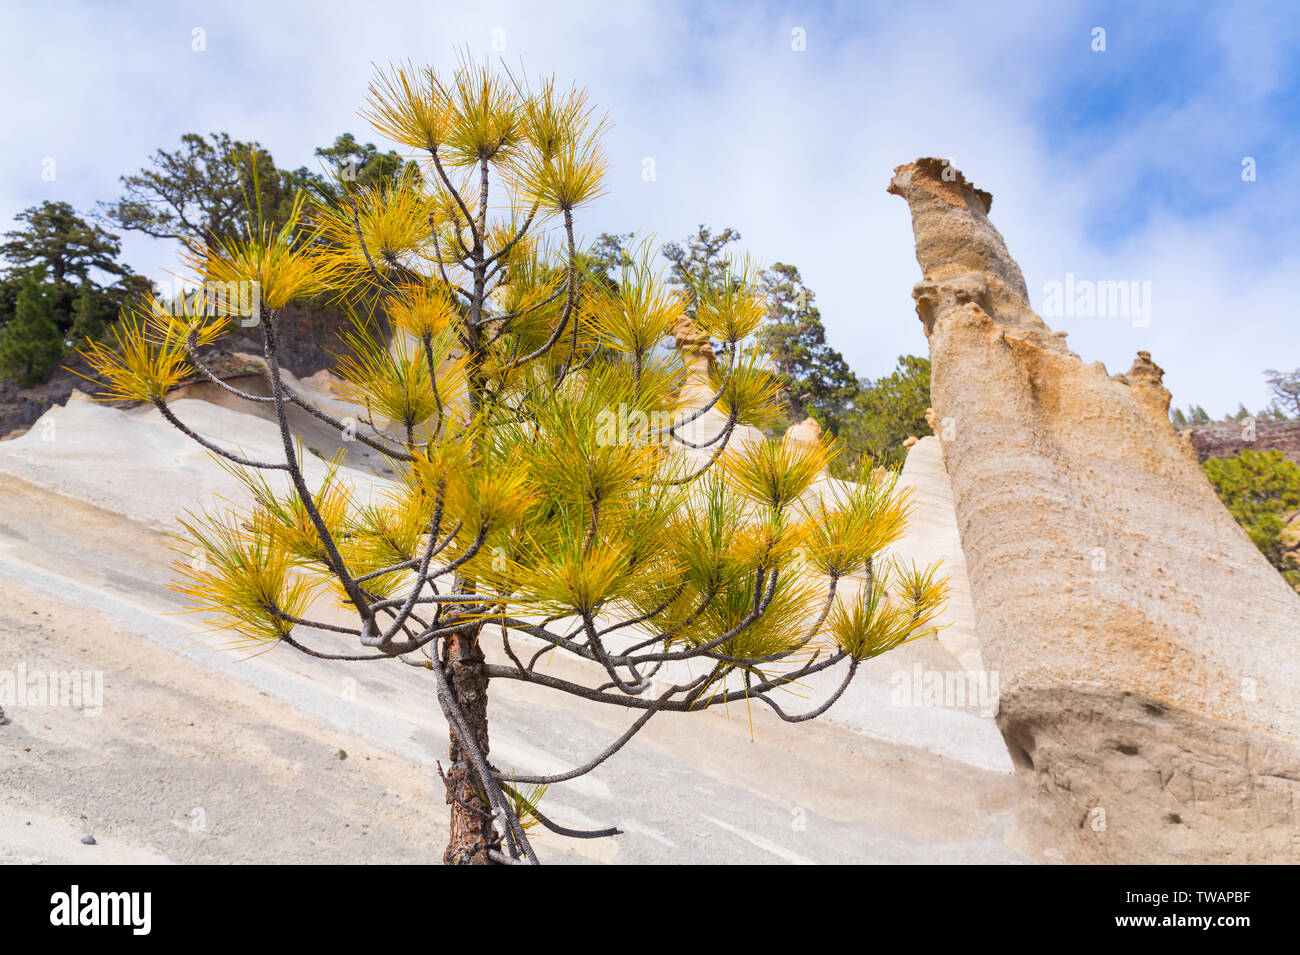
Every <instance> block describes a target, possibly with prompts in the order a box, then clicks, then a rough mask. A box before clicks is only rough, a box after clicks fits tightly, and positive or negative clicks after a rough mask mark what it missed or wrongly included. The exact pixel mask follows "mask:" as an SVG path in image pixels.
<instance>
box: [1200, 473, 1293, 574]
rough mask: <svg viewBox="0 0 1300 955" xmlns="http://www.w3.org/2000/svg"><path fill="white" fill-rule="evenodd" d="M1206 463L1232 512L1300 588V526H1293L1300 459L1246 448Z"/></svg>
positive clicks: (1207, 474) (1277, 566)
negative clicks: (1289, 458) (1297, 460)
mask: <svg viewBox="0 0 1300 955" xmlns="http://www.w3.org/2000/svg"><path fill="white" fill-rule="evenodd" d="M1204 468H1205V476H1206V477H1207V478H1209V479H1210V484H1212V485H1213V486H1214V490H1215V491H1216V492H1218V495H1219V498H1220V499H1221V500H1222V501H1223V504H1224V506H1225V507H1227V509H1228V513H1230V514H1231V515H1232V516H1233V517H1234V518H1235V519H1236V521H1237V523H1238V524H1240V525H1241V526H1242V527H1243V528H1244V529H1245V531H1246V533H1247V534H1249V535H1250V539H1251V540H1252V541H1254V542H1255V546H1256V547H1258V548H1259V549H1260V551H1262V552H1263V554H1264V556H1265V557H1267V558H1268V561H1269V563H1271V564H1272V565H1273V566H1274V567H1276V568H1277V570H1278V572H1279V573H1280V574H1282V576H1283V577H1285V578H1286V579H1287V581H1288V582H1289V583H1290V584H1291V585H1292V586H1293V587H1300V532H1298V531H1300V529H1297V528H1294V526H1293V525H1294V522H1295V520H1296V516H1297V514H1296V512H1297V511H1298V510H1300V464H1296V463H1295V462H1293V461H1289V460H1287V458H1286V457H1285V456H1284V455H1283V454H1282V452H1281V451H1255V450H1251V449H1247V450H1244V451H1242V452H1241V453H1240V454H1239V455H1237V456H1236V457H1232V458H1210V459H1209V460H1208V461H1206V462H1205V464H1204ZM1289 525H1291V526H1290V527H1289Z"/></svg>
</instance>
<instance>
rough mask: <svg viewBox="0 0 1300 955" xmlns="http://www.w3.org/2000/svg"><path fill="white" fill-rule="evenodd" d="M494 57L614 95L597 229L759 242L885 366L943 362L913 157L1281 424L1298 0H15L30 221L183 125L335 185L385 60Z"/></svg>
mask: <svg viewBox="0 0 1300 955" xmlns="http://www.w3.org/2000/svg"><path fill="white" fill-rule="evenodd" d="M1098 27H1100V28H1102V29H1104V30H1105V39H1106V49H1105V50H1104V51H1095V50H1094V49H1093V48H1092V47H1093V43H1094V39H1093V31H1094V29H1095V28H1098ZM195 28H201V29H202V30H203V31H204V38H205V42H206V49H205V50H204V51H202V52H196V51H194V50H193V49H192V36H193V33H192V31H193V30H194V29H195ZM795 30H802V31H803V35H804V36H805V38H806V49H804V50H803V51H796V50H795V49H793V48H792V46H793V44H792V39H793V36H794V33H793V32H792V31H795ZM494 39H495V40H496V41H497V42H498V43H500V42H501V41H502V40H504V44H505V49H504V51H498V52H497V53H495V54H494V55H501V56H504V57H505V58H506V59H507V60H508V61H510V62H511V63H512V64H517V63H518V62H519V61H520V60H522V61H523V64H524V66H525V68H526V69H527V70H528V71H529V72H530V73H551V72H554V73H556V74H557V76H558V77H559V78H560V79H561V80H562V81H563V82H565V83H566V84H567V83H568V82H571V81H576V82H578V83H579V84H582V85H585V86H586V87H587V88H588V89H589V91H590V93H591V96H592V98H593V100H594V101H595V102H597V103H598V104H600V106H601V107H602V108H604V109H606V110H608V112H609V114H610V118H611V119H612V121H613V123H614V125H613V127H612V129H611V131H610V133H609V137H608V140H607V146H608V151H609V155H610V159H611V171H610V177H609V181H608V184H607V194H606V195H605V197H604V198H602V199H601V200H599V201H598V202H596V203H594V204H593V205H592V206H591V207H589V208H588V209H586V210H585V211H584V213H583V214H582V216H581V217H580V220H579V227H580V229H581V230H582V231H583V232H584V233H585V234H586V235H587V236H590V237H594V236H595V235H597V234H598V233H600V232H602V231H632V230H637V231H640V232H641V233H643V234H650V233H653V234H655V235H657V236H658V238H659V240H660V241H667V240H669V239H679V238H681V237H682V236H683V235H685V234H686V233H688V232H690V231H693V229H694V227H695V226H696V225H697V224H698V223H701V222H707V223H709V224H710V225H712V226H714V227H716V228H721V227H723V226H726V225H730V226H734V227H736V228H737V229H739V230H740V232H741V233H742V235H743V236H744V243H743V244H744V246H745V248H746V249H747V250H748V251H749V252H751V253H752V254H754V255H755V256H757V257H759V258H760V259H762V260H764V261H765V262H768V263H771V262H776V261H784V262H791V263H793V264H795V265H797V266H799V268H800V269H801V270H802V272H803V274H804V277H805V279H806V281H807V282H808V284H809V285H810V286H811V288H812V289H813V290H814V291H815V292H816V295H817V304H818V305H819V306H820V308H821V312H822V317H823V319H824V321H825V322H826V325H827V328H828V333H829V337H830V339H831V341H832V344H834V345H835V346H836V347H838V348H839V349H840V350H841V351H842V352H843V353H844V354H845V357H846V358H848V360H849V362H850V364H851V365H852V366H853V367H854V369H855V370H856V371H857V372H858V373H859V374H864V375H868V376H875V375H879V374H882V373H884V372H886V371H888V370H889V368H890V367H891V366H892V364H893V361H894V359H895V357H896V356H897V355H899V354H901V353H904V352H912V353H919V354H924V353H925V340H924V336H923V335H922V333H921V329H920V324H919V322H918V321H917V320H916V318H915V313H914V311H913V309H912V300H911V296H910V291H911V287H912V284H913V283H914V282H915V281H916V280H917V279H919V278H920V275H919V269H918V267H917V265H916V262H915V259H914V257H913V254H912V241H911V240H912V237H911V230H910V224H909V219H908V215H907V209H906V206H905V205H904V204H903V203H902V201H901V200H899V199H897V198H894V197H890V196H887V195H886V194H885V186H886V185H887V184H888V181H889V175H890V171H891V169H892V167H893V166H895V165H898V164H900V163H904V162H908V161H910V160H912V159H915V158H916V157H918V156H922V155H936V156H942V157H950V158H952V159H953V161H954V162H955V164H956V165H957V166H958V167H960V168H961V169H962V170H963V171H964V172H965V173H966V174H967V175H968V176H969V177H970V178H971V179H972V180H973V181H974V182H975V183H976V184H977V185H979V186H981V187H982V188H986V189H988V190H990V191H991V192H992V193H993V195H994V205H993V215H992V218H993V221H994V223H995V224H996V225H997V226H998V227H999V229H1001V231H1002V232H1003V234H1004V235H1005V236H1006V238H1007V242H1008V244H1009V246H1010V248H1011V251H1012V253H1013V254H1014V255H1015V256H1016V257H1017V259H1018V260H1019V262H1020V264H1021V267H1022V269H1023V270H1024V272H1025V277H1026V279H1027V281H1028V284H1029V288H1030V291H1031V297H1032V298H1033V301H1034V305H1035V306H1036V307H1038V308H1040V310H1041V308H1042V302H1043V295H1044V292H1043V290H1044V286H1045V284H1046V283H1049V282H1053V281H1057V282H1060V281H1063V280H1064V278H1065V276H1066V275H1067V273H1068V274H1072V275H1074V276H1075V277H1076V279H1082V280H1092V281H1139V282H1150V283H1151V321H1150V324H1149V325H1146V326H1144V327H1136V326H1135V325H1134V324H1133V322H1131V321H1130V320H1128V319H1125V318H1120V317H1091V318H1084V317H1064V318H1051V317H1049V318H1048V321H1049V323H1050V324H1052V325H1053V327H1056V328H1059V329H1064V330H1067V331H1069V332H1070V339H1069V342H1070V345H1071V347H1073V348H1074V350H1075V351H1077V352H1078V353H1079V354H1080V355H1081V356H1082V357H1083V358H1084V359H1085V360H1087V361H1094V360H1100V361H1103V362H1105V364H1106V366H1107V368H1108V369H1109V370H1110V371H1111V372H1116V371H1123V370H1126V369H1127V368H1128V366H1129V364H1130V363H1131V361H1132V358H1133V356H1134V353H1135V352H1136V351H1137V350H1139V349H1147V350H1150V351H1151V352H1152V355H1153V357H1154V358H1155V360H1156V362H1157V363H1158V364H1160V365H1162V366H1163V367H1164V368H1165V369H1166V372H1167V374H1166V378H1165V381H1166V384H1167V385H1169V387H1170V388H1171V390H1172V391H1173V392H1174V401H1175V403H1177V404H1180V405H1186V404H1190V403H1196V404H1202V405H1204V406H1205V407H1206V408H1207V409H1208V410H1209V411H1210V412H1211V413H1212V414H1216V415H1217V414H1221V413H1223V412H1225V411H1229V410H1235V408H1236V406H1237V402H1238V401H1244V402H1246V404H1247V405H1248V406H1249V407H1250V408H1251V409H1252V410H1253V409H1256V408H1258V407H1259V406H1261V405H1263V404H1264V402H1265V387H1264V382H1263V377H1262V374H1261V372H1262V371H1263V369H1265V368H1269V367H1281V368H1296V367H1300V321H1298V320H1297V319H1298V318H1300V316H1298V315H1297V305H1296V302H1297V294H1296V288H1295V284H1296V283H1295V279H1296V277H1297V276H1300V242H1297V240H1298V239H1300V192H1298V191H1297V189H1296V183H1297V182H1298V181H1300V168H1298V166H1300V160H1297V158H1296V157H1297V156H1298V155H1300V13H1298V12H1297V10H1296V7H1295V5H1294V4H1286V3H1276V4H1269V3H1240V4H1231V3H1201V4H1191V3H1189V4H1158V3H1147V4H1141V5H1136V4H1132V3H1114V4H1097V3H1091V4H1082V3H1080V4H1072V3H1068V2H1058V3H1046V4H1043V3H1024V4H1017V3H1000V4H996V5H994V4H987V3H985V4H975V3H916V4H900V3H879V4H870V3H868V4H849V3H844V4H826V3H823V4H777V3H766V4H739V3H715V4H672V3H667V2H662V0H661V2H652V3H637V2H620V3H617V4H611V3H608V2H591V3H587V2H563V0H553V2H547V3H518V4H508V3H490V2H489V3H474V4H446V3H439V2H427V0H426V2H422V3H383V2H374V3H366V4H362V3H355V2H347V3H331V2H324V3H311V4H306V3H304V4H301V5H290V4H280V3H275V4H271V3H265V2H262V3H239V2H236V3H221V4H218V3H212V2H202V3H159V4H144V3H118V4H104V3H96V4H77V3H51V2H39V3H26V4H18V3H12V2H0V78H2V79H3V82H4V89H5V90H6V91H7V103H6V122H5V132H4V136H5V148H4V149H3V150H2V151H0V222H4V223H9V222H11V221H12V216H13V214H14V213H16V212H18V211H20V210H21V209H23V208H25V207H26V206H29V205H33V204H35V203H38V202H40V201H41V200H43V199H59V200H64V201H67V202H70V203H72V204H73V205H74V206H76V207H77V208H78V209H80V210H83V211H87V210H90V209H91V208H93V206H94V203H95V201H96V200H106V199H111V198H113V197H115V196H116V195H117V194H118V189H119V187H118V182H117V177H118V176H120V175H122V174H124V173H128V172H132V171H134V170H136V169H137V168H139V167H140V166H142V165H143V164H144V163H145V162H146V160H147V158H148V156H149V155H150V154H151V153H152V152H153V151H154V150H156V149H157V148H159V147H166V148H174V147H175V145H176V143H177V141H178V139H179V137H180V135H181V134H182V133H185V132H191V131H193V132H209V131H213V130H225V131H228V132H229V133H231V134H232V135H234V136H236V137H237V138H241V139H257V140H259V141H260V142H262V143H263V144H264V145H266V146H267V147H268V148H269V149H270V150H271V151H272V153H273V154H274V156H275V157H276V160H277V161H278V162H279V164H280V165H282V166H286V167H297V166H300V165H311V164H312V163H313V162H314V160H313V157H312V150H313V149H314V147H316V146H318V145H325V144H327V143H329V142H330V141H332V140H333V138H334V137H335V136H336V135H337V134H338V133H341V132H343V131H352V132H355V133H356V134H357V135H358V136H359V137H362V138H364V139H375V137H374V136H373V135H372V134H371V133H370V131H369V130H368V129H367V128H366V127H365V125H364V123H363V122H362V121H361V120H359V119H358V118H357V115H356V113H357V110H358V108H359V107H360V106H361V104H362V101H363V99H364V94H365V87H366V83H367V82H368V80H369V77H370V74H371V63H372V62H378V63H388V62H391V61H394V60H398V59H406V58H411V59H413V60H415V61H417V62H431V63H434V64H436V65H441V66H446V65H448V64H450V63H451V62H453V60H454V56H455V51H456V49H457V48H468V49H469V50H470V51H471V52H472V53H475V54H488V53H492V52H493V51H492V49H491V47H492V44H493V41H494ZM47 157H52V158H53V159H54V160H55V170H56V177H55V179H54V181H52V182H51V181H45V180H43V179H42V177H41V170H42V161H43V160H45V159H46V158H47ZM646 157H653V158H654V160H655V170H656V177H655V180H654V181H653V182H646V181H643V179H642V176H641V171H642V168H643V161H644V159H645V158H646ZM1245 157H1252V158H1253V159H1254V160H1255V164H1256V179H1255V181H1253V182H1245V181H1243V180H1242V175H1241V173H1242V161H1243V159H1244V158H1245ZM6 227H7V226H6ZM123 239H124V242H123V249H124V257H125V258H126V260H127V261H128V262H129V263H130V264H131V265H133V266H134V267H135V268H137V269H138V270H141V271H143V272H145V273H146V274H149V275H151V276H152V277H154V278H156V279H161V278H163V277H164V276H165V272H166V270H167V269H170V268H173V267H174V265H175V258H174V255H175V250H174V248H172V247H171V246H170V245H169V243H166V242H162V241H158V240H152V239H148V238H145V237H142V236H134V235H129V234H128V235H126V236H124V237H123Z"/></svg>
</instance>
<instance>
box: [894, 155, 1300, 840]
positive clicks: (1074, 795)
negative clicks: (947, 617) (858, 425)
mask: <svg viewBox="0 0 1300 955" xmlns="http://www.w3.org/2000/svg"><path fill="white" fill-rule="evenodd" d="M889 191H890V192H892V193H894V194H896V195H899V196H902V197H903V198H904V199H906V201H907V203H908V205H909V207H910V209H911V213H912V225H913V230H914V232H915V236H916V257H917V261H918V262H919V263H920V265H921V269H922V272H923V278H922V281H921V282H920V283H918V284H917V286H916V288H915V289H914V291H913V296H914V298H915V299H916V308H917V314H918V316H919V317H920V319H921V321H922V323H923V324H924V326H925V331H926V335H927V337H928V339H929V343H930V354H931V359H932V367H933V371H932V376H931V392H932V399H933V405H934V414H935V418H936V420H937V423H938V427H937V428H936V430H937V431H938V433H939V435H940V437H941V438H942V439H943V450H944V462H945V466H946V468H947V471H948V475H949V478H950V480H951V482H952V489H953V497H954V501H955V504H956V511H957V522H958V529H959V531H960V533H961V542H962V550H963V552H964V553H965V556H966V561H967V566H968V569H969V573H970V583H971V591H972V597H973V601H974V606H975V615H976V624H977V627H978V631H979V635H980V642H981V649H982V651H983V656H984V659H985V661H986V663H987V665H988V666H990V667H991V668H993V669H994V670H995V671H996V672H997V674H998V678H999V682H1000V685H1001V689H1002V695H1001V700H1000V706H999V710H998V715H997V720H998V725H999V727H1000V728H1001V730H1002V734H1003V737H1004V739H1005V740H1006V742H1007V746H1008V749H1009V751H1010V753H1011V755H1012V758H1013V761H1014V762H1015V765H1016V773H1017V779H1018V781H1019V783H1020V785H1021V792H1022V795H1023V797H1024V805H1025V809H1026V812H1025V815H1024V818H1025V820H1026V827H1025V831H1024V833H1023V836H1024V838H1025V840H1026V842H1028V843H1029V845H1030V848H1031V849H1037V850H1038V851H1039V852H1041V854H1042V855H1043V856H1044V857H1046V858H1048V859H1057V860H1071V861H1094V862H1193V861H1200V862H1207V861H1213V862H1264V861H1271V862H1281V861H1283V860H1290V861H1294V860H1295V858H1297V857H1300V825H1298V824H1297V822H1298V817H1297V811H1298V810H1300V689H1298V688H1300V597H1297V595H1296V594H1295V593H1294V592H1292V591H1291V589H1290V588H1289V587H1288V586H1287V585H1286V583H1285V581H1283V579H1282V578H1281V577H1280V576H1279V575H1278V574H1277V572H1276V571H1274V570H1273V568H1272V567H1271V566H1269V564H1268V562H1267V561H1266V560H1265V559H1264V557H1263V556H1262V555H1261V554H1260V553H1259V551H1258V550H1257V549H1256V548H1255V546H1254V545H1253V544H1252V543H1251V542H1250V539H1249V538H1248V537H1247V536H1246V535H1245V533H1244V532H1243V531H1242V530H1241V528H1240V527H1238V526H1237V524H1236V522H1235V521H1233V519H1232V518H1231V516H1230V515H1229V514H1228V513H1227V511H1226V510H1225V509H1224V508H1223V506H1222V504H1220V502H1219V500H1218V498H1217V497H1216V496H1215V494H1214V491H1213V489H1212V488H1211V487H1210V486H1209V483H1208V482H1207V481H1206V479H1205V476H1204V474H1203V473H1202V471H1201V468H1200V466H1199V464H1198V463H1197V460H1196V456H1195V454H1194V453H1193V452H1192V449H1191V447H1190V445H1189V444H1188V443H1187V442H1186V441H1184V440H1182V439H1180V437H1179V436H1178V434H1177V433H1176V432H1175V430H1174V428H1173V426H1172V424H1171V423H1170V421H1169V417H1168V410H1169V400H1170V394H1169V391H1168V390H1166V389H1165V387H1164V386H1163V384H1162V380H1161V379H1162V371H1161V369H1160V368H1159V367H1157V366H1156V365H1155V363H1154V362H1152V361H1151V357H1150V355H1149V354H1148V353H1146V352H1139V353H1138V358H1137V360H1136V361H1135V362H1134V364H1133V367H1132V369H1130V370H1129V371H1128V372H1127V373H1125V374H1122V375H1114V376H1112V375H1108V374H1107V372H1106V369H1105V368H1104V367H1103V366H1102V365H1101V363H1100V362H1097V363H1093V364H1090V365H1089V364H1084V362H1083V361H1082V360H1081V359H1080V358H1079V356H1077V355H1076V354H1074V353H1073V352H1072V351H1071V350H1070V349H1069V348H1067V347H1066V345H1065V343H1064V341H1063V338H1064V335H1063V333H1059V332H1053V331H1052V330H1051V329H1050V328H1049V327H1048V326H1047V325H1046V323H1044V322H1043V320H1042V319H1041V318H1040V317H1039V316H1038V315H1037V314H1035V313H1034V311H1033V309H1032V308H1031V307H1030V305H1029V297H1028V292H1027V288H1026V284H1025V279H1024V276H1023V275H1022V274H1021V271H1020V268H1019V267H1018V266H1017V264H1016V263H1015V261H1014V260H1013V259H1012V258H1011V255H1010V253H1009V252H1008V251H1007V248H1006V245H1005V243H1004V242H1003V239H1002V236H1001V235H1000V234H999V233H998V231H997V229H995V228H994V227H993V224H992V223H991V222H990V221H989V219H988V213H989V210H990V208H991V205H992V197H991V196H990V195H989V194H988V193H987V192H983V191H981V190H978V189H975V188H974V187H973V186H972V185H971V184H970V183H968V182H967V181H966V180H965V178H964V177H963V176H962V174H961V173H960V172H957V171H956V170H955V169H952V168H951V167H949V166H947V165H946V164H945V163H944V162H943V161H942V160H938V159H922V160H918V161H917V162H915V163H911V164H908V165H906V166H900V167H898V168H897V169H896V170H895V171H894V178H893V181H892V183H891V184H890V189H889ZM1157 320H1160V319H1159V318H1157Z"/></svg>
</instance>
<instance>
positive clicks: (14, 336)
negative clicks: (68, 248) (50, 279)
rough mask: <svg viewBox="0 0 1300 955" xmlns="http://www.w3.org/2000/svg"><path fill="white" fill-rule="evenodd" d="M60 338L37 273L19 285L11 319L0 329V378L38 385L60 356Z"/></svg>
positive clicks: (23, 384)
mask: <svg viewBox="0 0 1300 955" xmlns="http://www.w3.org/2000/svg"><path fill="white" fill-rule="evenodd" d="M65 347H66V346H65V343H64V340H63V335H62V333H61V332H60V331H59V327H58V325H57V324H56V323H55V321H54V302H53V298H52V296H51V294H50V292H49V290H48V289H46V288H43V287H42V285H41V273H40V272H33V273H30V274H29V275H27V276H26V277H25V278H24V279H23V280H22V282H21V284H20V286H19V290H18V303H17V306H16V307H15V309H14V316H13V318H11V319H10V320H9V322H8V323H6V324H5V325H4V326H3V327H2V328H0V378H9V379H13V380H15V381H17V382H18V384H20V385H22V386H23V387H24V388H30V387H32V386H33V385H36V384H39V383H40V382H42V381H44V380H45V378H46V377H48V376H49V373H50V370H51V369H52V368H53V367H54V366H55V364H57V363H58V361H59V359H60V358H62V357H63V352H64V348H65Z"/></svg>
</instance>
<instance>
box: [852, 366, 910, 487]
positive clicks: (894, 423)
mask: <svg viewBox="0 0 1300 955" xmlns="http://www.w3.org/2000/svg"><path fill="white" fill-rule="evenodd" d="M929 407H930V360H929V359H928V358H920V357H918V356H916V355H900V356H899V357H898V363H897V365H896V366H895V368H894V370H893V371H892V372H891V373H889V374H888V375H885V376H884V377H882V378H878V379H877V380H876V381H874V382H873V381H866V382H863V386H862V389H861V390H860V391H859V392H858V394H857V396H856V397H855V398H854V399H853V409H852V412H851V413H850V414H849V415H848V416H847V419H846V422H845V426H844V427H843V428H842V429H841V431H840V437H841V440H843V442H844V443H845V445H846V446H847V448H848V450H849V452H850V453H849V454H845V455H841V456H840V460H841V461H843V462H844V464H842V465H841V467H846V468H852V466H853V464H854V462H855V461H857V460H858V459H859V458H860V457H861V456H862V455H864V454H865V455H867V456H868V457H869V458H870V459H871V460H873V461H874V462H875V463H876V464H880V465H885V466H888V467H897V466H900V465H901V464H902V463H903V460H904V458H905V457H906V456H907V449H906V448H905V447H904V446H903V443H904V442H905V441H906V440H907V439H908V438H909V437H911V436H913V435H915V436H916V437H922V436H924V435H927V434H930V425H929V423H928V422H927V421H926V418H925V413H926V411H927V410H928V409H929ZM843 476H845V477H849V476H852V474H851V471H848V470H846V471H845V472H844V474H843Z"/></svg>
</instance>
